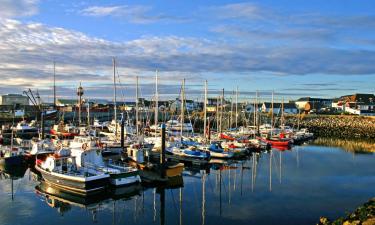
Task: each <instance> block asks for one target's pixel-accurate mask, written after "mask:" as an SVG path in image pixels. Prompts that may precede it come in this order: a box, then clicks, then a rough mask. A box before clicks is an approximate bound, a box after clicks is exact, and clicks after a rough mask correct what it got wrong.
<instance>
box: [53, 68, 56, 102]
mask: <svg viewBox="0 0 375 225" xmlns="http://www.w3.org/2000/svg"><path fill="white" fill-rule="evenodd" d="M53 106H54V107H55V108H56V62H55V61H53Z"/></svg>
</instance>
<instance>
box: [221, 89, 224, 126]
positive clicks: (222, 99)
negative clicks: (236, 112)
mask: <svg viewBox="0 0 375 225" xmlns="http://www.w3.org/2000/svg"><path fill="white" fill-rule="evenodd" d="M223 108H224V88H223V90H222V93H221V109H220V133H221V132H222V129H223V127H222V125H223V124H222V123H223V113H224V111H223Z"/></svg>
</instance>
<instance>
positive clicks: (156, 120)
mask: <svg viewBox="0 0 375 225" xmlns="http://www.w3.org/2000/svg"><path fill="white" fill-rule="evenodd" d="M158 110H159V93H158V71H157V70H156V74H155V118H154V120H155V136H157V132H156V131H157V127H158V120H159V111H158Z"/></svg>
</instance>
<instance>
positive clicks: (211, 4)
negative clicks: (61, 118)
mask: <svg viewBox="0 0 375 225" xmlns="http://www.w3.org/2000/svg"><path fill="white" fill-rule="evenodd" d="M0 7H1V9H0V78H1V79H0V94H6V93H22V92H23V91H24V90H27V89H28V88H30V89H32V90H33V91H38V92H39V93H40V95H41V96H42V99H43V100H44V101H45V102H51V101H52V99H53V97H52V96H53V91H52V86H53V62H54V61H55V63H56V68H55V69H56V81H57V82H56V85H57V97H58V98H75V89H76V88H77V86H78V85H79V83H80V82H81V83H82V86H83V88H84V90H85V95H84V97H85V98H89V99H93V98H98V99H111V98H112V96H113V90H112V89H113V65H112V59H113V57H115V59H116V63H117V67H116V68H117V73H116V78H117V83H118V92H117V93H118V99H123V100H132V99H134V97H135V80H136V76H139V83H140V94H141V96H142V97H145V98H150V97H152V96H153V93H154V86H155V84H154V83H155V73H156V72H155V71H156V70H157V71H158V76H159V95H160V96H161V98H164V99H173V98H175V97H177V96H178V95H179V93H180V86H181V83H182V80H183V79H186V95H187V98H191V99H200V98H202V96H203V86H204V80H207V81H208V85H209V95H210V97H214V96H217V95H218V94H219V93H220V91H221V90H222V89H223V88H224V90H225V94H226V96H228V98H230V96H232V93H233V91H234V90H235V89H236V88H237V87H238V89H239V93H240V94H239V95H240V99H241V100H242V101H247V100H251V99H252V98H254V95H255V92H256V91H258V92H259V94H260V96H261V97H264V98H269V96H270V93H271V92H272V91H274V93H275V96H276V97H275V98H276V99H279V100H280V99H281V98H285V99H286V100H288V99H289V100H291V99H297V98H299V97H304V96H312V97H325V98H326V97H327V98H331V97H338V96H341V95H347V94H353V93H374V92H375V2H374V1H373V0H361V1H357V0H314V1H305V0H278V1H271V0H262V1H225V0H205V1H201V0H189V1H188V0H186V1H182V0H181V1H176V0H153V1H145V0H138V1H124V0H122V1H117V0H90V1H89V0H87V1H80V0H76V1H63V0H0Z"/></svg>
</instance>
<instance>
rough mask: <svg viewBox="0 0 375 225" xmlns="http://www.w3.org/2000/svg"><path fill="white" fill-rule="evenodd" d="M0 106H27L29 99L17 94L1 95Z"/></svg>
mask: <svg viewBox="0 0 375 225" xmlns="http://www.w3.org/2000/svg"><path fill="white" fill-rule="evenodd" d="M0 105H29V98H28V97H27V96H23V95H19V94H7V95H1V97H0Z"/></svg>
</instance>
